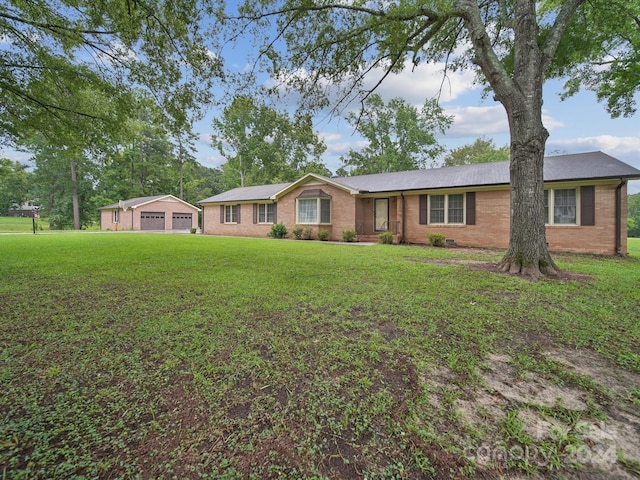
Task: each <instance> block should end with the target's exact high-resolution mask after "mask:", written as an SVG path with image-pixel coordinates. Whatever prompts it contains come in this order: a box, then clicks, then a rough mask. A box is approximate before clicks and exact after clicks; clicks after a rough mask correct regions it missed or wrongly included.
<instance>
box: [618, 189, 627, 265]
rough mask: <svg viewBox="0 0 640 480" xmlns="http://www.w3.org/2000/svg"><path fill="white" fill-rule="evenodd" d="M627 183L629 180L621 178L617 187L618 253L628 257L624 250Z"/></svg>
mask: <svg viewBox="0 0 640 480" xmlns="http://www.w3.org/2000/svg"><path fill="white" fill-rule="evenodd" d="M626 184H627V180H626V179H624V178H621V179H620V184H619V185H618V186H617V187H616V255H619V256H621V257H626V255H625V253H624V252H623V251H622V187H624V186H625V185H626Z"/></svg>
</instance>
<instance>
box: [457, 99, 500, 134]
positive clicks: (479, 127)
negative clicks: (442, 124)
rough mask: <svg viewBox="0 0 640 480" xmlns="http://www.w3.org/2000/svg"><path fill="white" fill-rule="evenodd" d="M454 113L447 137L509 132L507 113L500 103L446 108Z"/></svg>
mask: <svg viewBox="0 0 640 480" xmlns="http://www.w3.org/2000/svg"><path fill="white" fill-rule="evenodd" d="M445 113H446V114H447V115H453V117H454V118H453V125H452V126H451V128H450V129H449V130H447V132H446V136H447V137H481V136H491V135H496V134H503V133H509V124H508V122H507V115H506V113H505V111H504V109H503V108H502V106H500V105H495V106H491V107H453V108H447V109H445Z"/></svg>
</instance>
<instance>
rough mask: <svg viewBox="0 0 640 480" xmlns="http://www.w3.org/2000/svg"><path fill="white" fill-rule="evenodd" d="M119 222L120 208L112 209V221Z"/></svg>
mask: <svg viewBox="0 0 640 480" xmlns="http://www.w3.org/2000/svg"><path fill="white" fill-rule="evenodd" d="M119 222H120V210H114V211H113V223H119Z"/></svg>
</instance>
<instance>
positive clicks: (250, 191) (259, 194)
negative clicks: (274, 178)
mask: <svg viewBox="0 0 640 480" xmlns="http://www.w3.org/2000/svg"><path fill="white" fill-rule="evenodd" d="M289 185H291V183H276V184H273V185H257V186H254V187H238V188H234V189H233V190H228V191H226V192H222V193H220V194H218V195H214V196H213V197H209V198H205V199H204V200H200V201H199V202H198V203H199V204H203V203H218V202H241V201H250V200H268V199H269V198H270V197H271V196H272V195H275V194H276V193H278V192H279V191H280V190H282V189H283V188H286V187H287V186H289Z"/></svg>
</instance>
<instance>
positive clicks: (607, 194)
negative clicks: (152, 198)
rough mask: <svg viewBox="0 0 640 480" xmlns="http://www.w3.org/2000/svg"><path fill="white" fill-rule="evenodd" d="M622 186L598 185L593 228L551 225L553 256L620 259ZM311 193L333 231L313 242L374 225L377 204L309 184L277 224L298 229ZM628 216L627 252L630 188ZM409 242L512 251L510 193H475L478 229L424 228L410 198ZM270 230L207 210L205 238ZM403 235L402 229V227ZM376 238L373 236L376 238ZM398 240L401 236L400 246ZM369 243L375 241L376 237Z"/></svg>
mask: <svg viewBox="0 0 640 480" xmlns="http://www.w3.org/2000/svg"><path fill="white" fill-rule="evenodd" d="M616 186H617V181H614V182H612V183H610V184H599V185H596V189H595V198H596V211H595V219H596V221H595V225H594V226H576V225H550V226H548V227H547V241H548V242H549V249H550V250H551V251H558V252H559V251H567V252H576V253H595V254H604V255H613V254H615V253H616V252H615V192H616ZM309 188H321V189H322V190H323V191H324V192H326V193H328V194H329V195H331V197H332V198H331V200H332V202H331V213H332V224H331V225H310V227H311V228H312V229H313V230H314V236H315V234H317V230H318V229H319V228H322V229H325V230H327V231H328V232H329V238H330V240H341V239H342V232H343V231H344V230H352V229H356V226H357V225H358V224H359V223H362V224H372V222H373V204H374V199H373V198H371V199H370V198H355V197H353V196H352V195H351V194H349V193H348V192H345V191H344V190H342V189H339V188H336V187H333V186H330V185H326V184H321V185H320V184H307V185H303V186H300V187H298V188H296V189H295V190H293V191H291V192H289V193H288V194H287V195H286V196H284V197H283V198H281V199H280V201H279V202H278V218H277V220H278V222H281V223H284V224H285V226H286V227H287V228H288V230H289V232H290V233H289V236H290V237H291V229H292V228H293V227H294V226H295V225H296V197H298V195H300V194H301V193H302V192H303V191H304V190H306V189H309ZM388 198H389V220H390V222H393V221H396V220H397V221H398V222H400V223H401V221H402V218H403V215H402V199H401V197H400V196H390V197H388ZM622 199H623V215H622V218H623V219H625V220H624V221H623V222H622V250H623V252H626V250H627V225H626V218H627V217H626V215H627V210H626V187H625V188H624V189H623V191H622ZM405 208H406V213H405V225H404V233H405V241H406V242H408V243H419V244H424V243H426V242H427V237H426V235H427V233H442V234H444V235H445V236H446V238H448V239H453V240H455V242H456V244H458V245H460V246H468V247H483V248H486V247H495V248H507V247H508V245H509V211H510V202H509V189H508V187H503V188H501V189H499V190H491V191H482V190H481V191H476V223H475V225H420V224H419V211H420V203H419V195H417V194H406V195H405ZM270 230H271V225H259V224H254V223H253V204H252V203H248V204H243V205H242V206H241V223H240V224H231V225H226V224H221V223H220V206H219V205H207V206H205V207H204V233H207V234H216V235H241V236H252V237H265V236H267V234H268V233H269V231H270ZM400 231H402V230H401V227H400ZM372 233H373V232H372ZM398 239H399V236H398V237H397V238H396V240H398ZM366 240H370V241H376V240H377V235H371V236H370V238H368V237H367V238H366Z"/></svg>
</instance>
